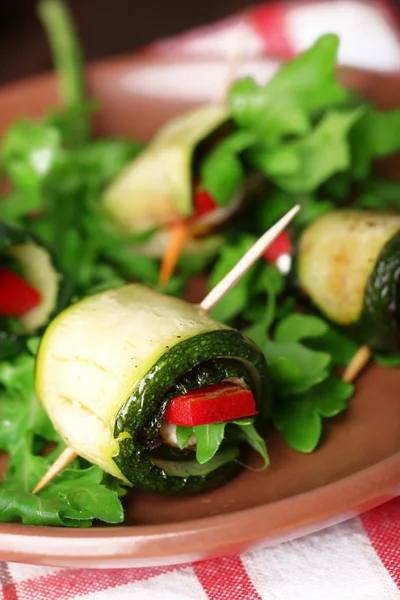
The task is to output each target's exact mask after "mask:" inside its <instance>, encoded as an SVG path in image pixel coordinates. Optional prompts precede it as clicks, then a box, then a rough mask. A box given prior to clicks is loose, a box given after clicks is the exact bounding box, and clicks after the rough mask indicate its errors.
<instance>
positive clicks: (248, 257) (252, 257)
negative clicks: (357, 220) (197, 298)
mask: <svg viewBox="0 0 400 600" xmlns="http://www.w3.org/2000/svg"><path fill="white" fill-rule="evenodd" d="M299 210H300V206H299V205H296V206H294V207H293V208H292V209H291V210H289V212H287V213H286V215H284V216H283V217H282V218H281V219H280V220H279V221H278V222H277V223H275V225H273V226H272V227H271V228H270V229H268V231H266V232H265V233H264V234H263V235H262V236H261V237H260V238H259V239H258V240H257V241H256V242H255V244H254V245H253V246H252V247H251V248H250V250H248V251H247V252H246V254H245V255H244V256H243V257H242V258H241V259H240V260H239V262H238V263H237V264H236V265H235V266H234V267H233V269H232V270H231V271H229V273H228V274H227V275H225V277H224V278H223V279H222V280H221V281H220V282H219V283H218V284H217V285H216V286H215V287H214V288H213V289H212V290H211V292H210V293H209V294H207V296H206V297H205V298H204V300H203V302H201V304H200V306H201V308H203V309H204V310H205V311H207V312H209V311H210V310H211V309H212V308H214V306H215V305H216V304H217V303H218V302H219V301H220V300H221V299H222V298H223V297H224V296H225V294H227V293H228V292H229V291H230V290H231V289H232V288H233V287H234V286H235V285H236V284H237V282H238V281H239V280H240V279H241V278H242V277H243V275H244V274H245V273H246V272H247V271H248V270H249V269H250V268H251V267H252V266H253V265H254V263H255V262H256V261H257V260H258V259H259V258H260V257H261V256H262V254H263V253H264V252H265V250H266V249H267V248H268V246H270V244H272V242H273V241H274V240H275V239H276V238H277V237H278V236H279V235H280V234H281V233H282V231H283V230H284V229H285V228H286V227H287V226H288V225H289V223H290V222H291V221H292V219H293V218H294V217H295V216H296V215H297V213H298V212H299ZM77 456H78V455H77V453H76V452H75V450H73V449H72V448H66V449H65V450H64V451H63V452H62V453H61V454H60V456H59V457H58V458H57V460H56V461H55V462H54V463H53V464H52V465H51V467H50V468H49V470H48V471H47V473H45V475H44V476H43V477H42V479H41V480H40V481H39V483H38V484H37V485H36V487H35V489H34V490H33V493H34V494H36V492H39V491H40V490H41V489H42V488H44V486H45V485H47V484H48V483H50V481H51V480H52V479H53V478H54V477H55V476H56V475H58V473H60V472H61V471H62V470H63V469H65V468H66V467H67V466H68V465H69V464H70V462H71V461H73V460H74V458H76V457H77Z"/></svg>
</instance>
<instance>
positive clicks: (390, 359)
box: [374, 354, 400, 367]
mask: <svg viewBox="0 0 400 600" xmlns="http://www.w3.org/2000/svg"><path fill="white" fill-rule="evenodd" d="M374 361H375V362H376V363H377V364H378V365H381V366H382V367H400V354H390V355H389V354H388V355H386V354H374Z"/></svg>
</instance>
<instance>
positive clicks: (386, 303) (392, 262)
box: [350, 233, 400, 352]
mask: <svg viewBox="0 0 400 600" xmlns="http://www.w3.org/2000/svg"><path fill="white" fill-rule="evenodd" d="M350 333H351V334H352V335H353V337H354V338H355V339H357V340H358V341H359V342H360V343H363V344H367V345H368V346H370V347H371V348H373V349H376V350H381V351H386V352H397V351H399V350H400V233H398V234H397V235H395V236H394V237H393V238H391V239H390V240H389V241H388V242H387V243H386V245H385V246H384V248H383V250H382V251H381V253H380V255H379V257H378V260H377V261H376V263H375V265H374V269H373V271H372V273H371V275H370V276H369V278H368V281H367V285H366V288H365V293H364V304H363V310H362V313H361V316H360V319H359V321H358V322H357V324H356V325H354V326H353V327H352V328H350Z"/></svg>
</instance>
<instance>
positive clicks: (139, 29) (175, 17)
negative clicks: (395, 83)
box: [0, 0, 254, 83]
mask: <svg viewBox="0 0 400 600" xmlns="http://www.w3.org/2000/svg"><path fill="white" fill-rule="evenodd" d="M68 3H69V5H70V7H71V9H72V12H73V14H74V17H75V20H76V23H77V26H78V30H79V35H80V37H81V40H82V43H83V45H84V48H85V55H86V57H87V58H89V59H90V58H98V57H103V56H110V55H113V54H119V53H124V52H131V51H134V50H135V49H137V48H139V47H140V46H142V45H144V44H147V43H149V42H151V41H153V40H156V39H158V38H160V37H163V36H168V35H173V34H175V33H179V32H182V31H184V30H185V29H188V28H190V27H194V26H196V25H199V24H204V23H210V22H213V21H215V20H217V19H220V18H222V17H224V16H227V15H229V14H231V13H233V12H235V11H238V10H241V9H243V8H245V7H248V6H251V5H252V4H254V1H253V2H252V1H251V0H69V2H68ZM35 7H36V0H0V83H5V82H7V81H10V80H12V79H16V78H19V77H23V76H25V75H28V74H32V73H38V72H41V71H44V70H47V69H49V68H50V64H51V63H50V56H49V52H48V48H47V46H46V41H45V39H44V36H43V33H42V31H41V28H40V24H39V23H38V21H37V19H36V16H35Z"/></svg>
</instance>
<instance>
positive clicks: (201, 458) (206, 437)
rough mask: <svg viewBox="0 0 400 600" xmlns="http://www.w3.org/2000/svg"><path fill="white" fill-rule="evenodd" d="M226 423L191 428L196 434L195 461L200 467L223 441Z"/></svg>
mask: <svg viewBox="0 0 400 600" xmlns="http://www.w3.org/2000/svg"><path fill="white" fill-rule="evenodd" d="M225 425H226V423H212V424H210V425H199V426H197V427H193V431H194V433H195V434H196V438H197V445H196V460H197V462H199V463H200V464H201V465H202V464H204V463H206V462H207V461H208V460H210V459H211V458H212V457H213V456H214V454H215V453H216V452H217V450H218V448H219V447H220V445H221V443H222V440H223V439H224V431H225Z"/></svg>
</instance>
